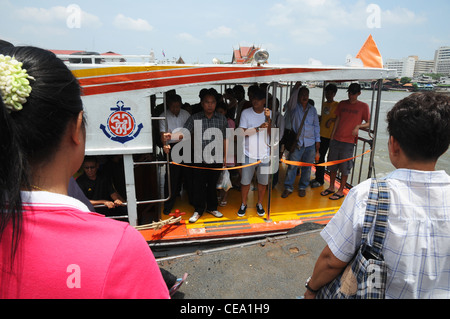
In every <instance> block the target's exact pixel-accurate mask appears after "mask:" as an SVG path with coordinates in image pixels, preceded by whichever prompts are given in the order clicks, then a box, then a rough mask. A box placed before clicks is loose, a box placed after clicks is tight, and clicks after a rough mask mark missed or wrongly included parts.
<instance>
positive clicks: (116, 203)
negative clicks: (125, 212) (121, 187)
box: [114, 199, 123, 207]
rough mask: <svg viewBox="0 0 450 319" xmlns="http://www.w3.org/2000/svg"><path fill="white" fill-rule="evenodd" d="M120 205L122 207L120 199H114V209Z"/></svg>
mask: <svg viewBox="0 0 450 319" xmlns="http://www.w3.org/2000/svg"><path fill="white" fill-rule="evenodd" d="M122 205H123V202H122V201H121V200H120V199H116V200H115V201H114V206H115V207H119V206H122Z"/></svg>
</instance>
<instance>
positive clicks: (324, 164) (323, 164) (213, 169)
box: [170, 150, 372, 171]
mask: <svg viewBox="0 0 450 319" xmlns="http://www.w3.org/2000/svg"><path fill="white" fill-rule="evenodd" d="M370 152H372V150H368V151H367V152H365V153H363V154H361V155H358V156H355V157H352V158H347V159H343V160H338V161H332V162H327V163H321V164H311V163H303V162H294V161H288V160H285V159H281V160H280V162H281V163H285V164H288V165H292V166H300V167H308V166H310V167H313V166H323V167H326V166H333V165H338V164H341V163H345V162H348V161H351V160H354V159H356V158H358V157H361V156H364V155H367V154H369V153H370ZM170 164H174V165H178V166H182V167H187V168H194V169H207V170H212V171H230V170H234V169H240V168H245V167H250V166H254V165H258V164H261V161H257V162H255V163H252V164H248V165H243V166H233V167H222V168H210V167H200V166H190V165H184V164H180V163H175V162H170Z"/></svg>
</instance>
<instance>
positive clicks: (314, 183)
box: [309, 180, 324, 188]
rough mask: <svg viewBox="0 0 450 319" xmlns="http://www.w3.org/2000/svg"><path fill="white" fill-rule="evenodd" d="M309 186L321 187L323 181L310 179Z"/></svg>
mask: <svg viewBox="0 0 450 319" xmlns="http://www.w3.org/2000/svg"><path fill="white" fill-rule="evenodd" d="M309 184H310V185H311V188H317V187H321V186H322V185H323V184H324V183H321V182H319V181H317V180H312V181H311V182H310V183H309Z"/></svg>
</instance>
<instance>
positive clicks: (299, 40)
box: [0, 0, 450, 65]
mask: <svg viewBox="0 0 450 319" xmlns="http://www.w3.org/2000/svg"><path fill="white" fill-rule="evenodd" d="M449 14H450V1H448V0H433V1H419V0H409V1H404V0H399V1H397V0H395V1H393V0H389V1H385V0H370V1H365V0H345V1H344V0H272V1H269V0H258V1H253V0H250V1H242V0H240V1H237V0H227V1H216V0H214V1H212V0H209V1H208V0H191V1H180V0H164V1H162V0H159V1H155V0H129V1H123V0H122V1H119V0H109V1H103V0H95V1H93V0H90V1H86V0H79V1H76V0H69V1H64V0H57V1H54V0H34V1H31V0H14V1H13V0H0V39H3V40H7V41H9V42H12V43H13V44H15V45H33V46H38V47H42V48H45V49H60V50H86V51H95V52H99V53H104V52H107V51H113V52H116V53H120V54H138V55H141V54H145V55H147V54H149V53H150V51H151V50H153V51H154V52H155V56H156V58H157V59H160V60H162V59H165V58H169V59H172V58H179V57H180V56H181V57H182V58H183V60H184V61H185V62H186V63H211V62H212V60H213V59H214V58H217V59H219V60H221V61H223V62H230V61H231V59H232V53H233V49H237V48H239V46H251V45H255V46H257V47H262V48H264V49H266V50H267V51H268V52H269V54H270V59H269V63H271V64H316V65H320V64H322V65H344V64H345V61H346V58H347V56H348V55H351V56H353V57H354V56H356V55H357V53H358V52H359V49H360V48H361V47H362V45H363V44H364V42H365V41H366V39H367V38H368V36H369V35H372V36H373V38H374V40H375V42H376V44H377V45H378V48H379V50H380V52H381V54H382V56H383V59H384V60H385V61H386V59H392V58H394V59H397V58H403V57H407V56H410V55H418V56H419V58H420V59H422V60H432V59H434V54H435V51H436V50H437V49H438V48H439V47H441V46H450V32H449V30H450V19H449ZM163 52H164V55H165V57H164V55H163Z"/></svg>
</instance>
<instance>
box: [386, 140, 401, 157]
mask: <svg viewBox="0 0 450 319" xmlns="http://www.w3.org/2000/svg"><path fill="white" fill-rule="evenodd" d="M388 147H389V154H392V155H398V154H399V151H400V145H399V144H398V142H397V140H396V139H395V138H394V137H393V136H389V144H388Z"/></svg>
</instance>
